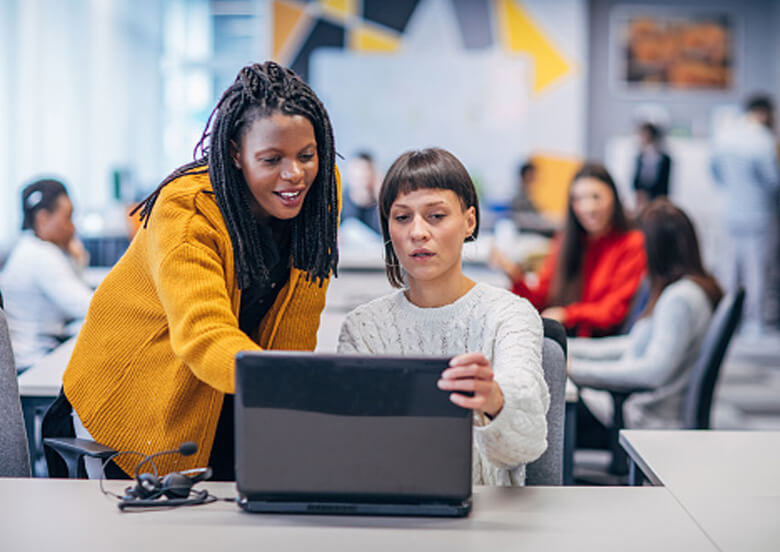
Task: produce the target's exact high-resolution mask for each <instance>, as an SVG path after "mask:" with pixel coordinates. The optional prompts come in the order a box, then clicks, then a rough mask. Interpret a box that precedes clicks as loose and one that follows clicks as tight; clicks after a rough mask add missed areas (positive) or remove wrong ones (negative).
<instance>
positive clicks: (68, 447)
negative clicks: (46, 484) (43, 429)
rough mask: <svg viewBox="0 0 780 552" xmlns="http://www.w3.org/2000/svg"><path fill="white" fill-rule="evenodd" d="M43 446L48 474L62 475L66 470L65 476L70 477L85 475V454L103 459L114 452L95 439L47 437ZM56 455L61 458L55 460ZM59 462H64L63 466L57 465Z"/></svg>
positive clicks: (84, 476) (52, 475) (51, 475)
mask: <svg viewBox="0 0 780 552" xmlns="http://www.w3.org/2000/svg"><path fill="white" fill-rule="evenodd" d="M43 448H44V449H45V450H46V460H47V464H48V465H49V476H50V477H63V476H64V475H65V471H67V477H69V478H71V479H75V478H86V477H87V472H86V469H85V467H84V457H85V456H89V457H91V458H99V459H101V460H103V461H105V460H106V459H107V458H109V457H110V456H112V455H113V454H115V453H116V451H115V450H114V449H112V448H109V447H106V446H103V445H101V444H99V443H96V442H95V441H90V440H89V439H75V438H70V437H56V438H54V437H47V438H45V439H44V440H43ZM50 456H51V458H50ZM57 457H59V458H60V459H61V460H57ZM61 462H64V463H65V466H63V467H59V466H60V465H61ZM55 464H56V465H57V467H56V468H55V467H54V466H55ZM63 468H64V470H63ZM52 470H55V471H52Z"/></svg>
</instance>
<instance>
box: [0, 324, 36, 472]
mask: <svg viewBox="0 0 780 552" xmlns="http://www.w3.org/2000/svg"><path fill="white" fill-rule="evenodd" d="M0 477H30V453H29V451H28V449H27V433H26V432H25V430H24V418H23V417H22V405H21V403H20V402H19V385H18V384H17V382H16V364H14V355H13V350H12V349H11V338H10V336H9V335H8V322H7V321H6V319H5V312H4V311H3V310H0Z"/></svg>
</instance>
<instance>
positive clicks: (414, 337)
mask: <svg viewBox="0 0 780 552" xmlns="http://www.w3.org/2000/svg"><path fill="white" fill-rule="evenodd" d="M542 338H543V331H542V322H541V318H540V317H539V315H538V313H537V312H536V311H535V310H534V308H533V307H532V306H531V304H530V303H528V301H526V300H525V299H521V298H520V297H517V296H516V295H513V294H512V293H510V292H509V291H507V290H502V289H499V288H496V287H493V286H489V285H487V284H482V283H478V284H476V285H475V286H474V287H473V288H472V289H471V290H470V291H469V292H468V293H466V294H465V295H464V296H463V297H461V298H460V299H458V300H457V301H455V302H454V303H452V304H450V305H446V306H443V307H437V308H420V307H417V306H415V305H414V304H412V303H411V302H410V301H409V300H408V299H407V298H406V295H405V294H404V292H403V291H397V292H395V293H392V294H390V295H387V296H385V297H381V298H379V299H375V300H374V301H371V302H370V303H367V304H365V305H361V306H359V307H358V308H356V309H355V310H353V311H352V312H350V313H349V314H348V315H347V318H346V320H345V321H344V324H343V325H342V327H341V333H340V335H339V352H343V353H361V354H396V355H420V354H424V355H435V356H454V355H457V354H461V353H470V352H477V351H479V352H482V353H483V354H484V355H485V356H486V357H487V359H488V360H489V361H490V362H491V364H492V366H493V371H494V374H495V381H497V382H498V384H499V385H500V387H501V391H502V392H503V394H504V407H503V409H502V410H501V412H500V413H499V414H498V416H496V417H495V418H494V419H493V420H492V421H490V420H489V419H488V418H487V417H485V416H484V415H483V414H477V413H475V415H474V453H473V455H472V458H473V483H474V484H483V485H523V484H524V482H525V464H527V463H528V462H532V461H533V460H536V459H537V458H538V457H539V456H541V454H542V453H543V452H544V451H545V449H546V448H547V421H546V414H547V409H548V408H549V404H550V395H549V391H548V389H547V384H546V383H545V380H544V374H543V372H542Z"/></svg>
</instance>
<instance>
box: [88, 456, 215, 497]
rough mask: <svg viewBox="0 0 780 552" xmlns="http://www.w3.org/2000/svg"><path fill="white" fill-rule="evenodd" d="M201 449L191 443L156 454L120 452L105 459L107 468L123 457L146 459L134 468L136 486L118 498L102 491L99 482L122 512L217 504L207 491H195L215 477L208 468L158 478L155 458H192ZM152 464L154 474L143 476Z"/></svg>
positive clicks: (128, 488)
mask: <svg viewBox="0 0 780 552" xmlns="http://www.w3.org/2000/svg"><path fill="white" fill-rule="evenodd" d="M197 450H198V445H196V444H195V443H193V442H191V441H188V442H186V443H182V445H181V446H180V447H179V448H178V449H172V450H163V451H160V452H155V453H154V454H149V455H141V454H140V453H137V452H132V451H124V452H118V453H116V454H115V455H112V456H111V457H110V458H108V459H106V461H105V462H104V463H103V467H104V468H105V466H106V464H107V463H108V462H109V461H110V460H112V459H114V458H116V457H117V456H118V455H120V454H138V455H140V456H143V459H142V460H141V461H140V462H138V464H137V465H136V466H135V470H134V472H133V473H134V476H135V481H136V484H135V485H134V486H131V487H127V488H126V489H125V494H124V496H119V495H116V494H114V493H110V492H108V491H106V490H104V489H103V481H102V479H101V481H100V488H101V490H102V491H103V493H104V494H110V495H112V496H114V497H115V498H118V499H119V504H118V505H117V506H119V509H120V510H122V511H124V510H125V509H128V508H133V509H135V508H137V509H141V508H171V507H174V506H195V505H197V504H207V503H209V502H214V501H216V500H217V498H216V497H215V496H214V495H211V494H209V492H208V491H205V490H195V489H193V488H192V487H193V485H195V484H196V483H198V482H200V481H205V480H206V479H209V478H210V477H211V475H212V473H213V472H212V470H211V468H209V467H206V468H194V469H191V470H185V471H181V472H171V473H169V474H167V475H166V476H165V477H162V478H161V477H159V476H158V475H157V466H156V465H155V463H154V458H155V457H157V456H161V455H163V454H176V453H179V454H181V455H182V456H191V455H192V454H195V452H196V451H197ZM146 463H149V464H151V465H152V469H153V470H154V472H153V473H152V472H143V473H140V471H141V468H142V467H143V465H144V464H146Z"/></svg>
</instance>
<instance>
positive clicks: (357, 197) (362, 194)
mask: <svg viewBox="0 0 780 552" xmlns="http://www.w3.org/2000/svg"><path fill="white" fill-rule="evenodd" d="M345 176H346V178H345V181H346V190H345V193H343V197H342V207H341V220H342V222H343V221H346V220H348V219H356V220H359V221H360V222H362V223H363V224H365V225H366V226H368V227H369V228H370V229H371V230H373V231H374V232H375V233H377V234H379V233H380V232H381V229H380V226H379V211H378V210H377V196H378V194H379V177H378V175H377V171H376V167H375V166H374V158H373V156H372V155H371V154H370V153H368V152H367V151H360V152H358V153H357V154H355V156H354V157H353V158H352V159H351V160H350V161H349V163H348V164H347V167H346V172H345Z"/></svg>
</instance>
